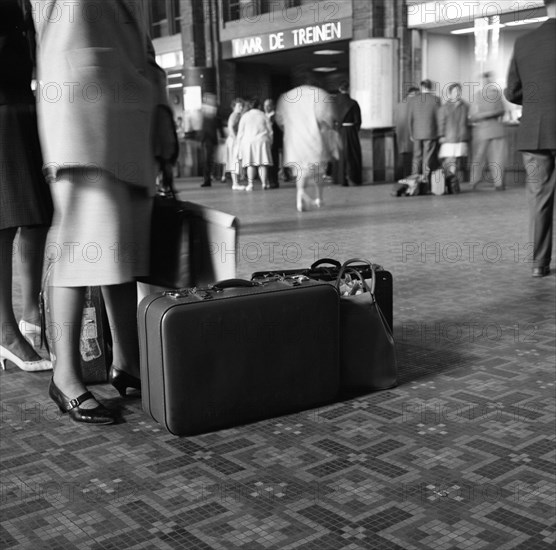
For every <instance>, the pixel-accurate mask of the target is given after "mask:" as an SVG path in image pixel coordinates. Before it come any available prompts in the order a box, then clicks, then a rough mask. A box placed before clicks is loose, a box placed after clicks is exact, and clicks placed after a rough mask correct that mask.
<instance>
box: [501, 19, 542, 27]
mask: <svg viewBox="0 0 556 550" xmlns="http://www.w3.org/2000/svg"><path fill="white" fill-rule="evenodd" d="M544 21H548V17H533V18H532V19H522V20H521V21H510V22H509V23H506V25H507V26H508V27H516V26H517V25H528V24H529V23H544Z"/></svg>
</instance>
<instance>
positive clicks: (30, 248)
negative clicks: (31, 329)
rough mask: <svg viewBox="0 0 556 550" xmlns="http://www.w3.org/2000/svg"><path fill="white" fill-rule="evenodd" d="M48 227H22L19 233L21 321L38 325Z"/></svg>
mask: <svg viewBox="0 0 556 550" xmlns="http://www.w3.org/2000/svg"><path fill="white" fill-rule="evenodd" d="M48 229H49V228H48V227H46V226H36V227H22V228H21V231H20V232H19V255H18V258H19V272H20V275H21V294H22V299H23V312H22V316H21V317H22V319H24V320H25V321H27V322H28V323H33V324H35V325H39V324H40V312H39V294H40V290H41V280H42V271H43V265H44V245H45V242H46V236H47V234H48Z"/></svg>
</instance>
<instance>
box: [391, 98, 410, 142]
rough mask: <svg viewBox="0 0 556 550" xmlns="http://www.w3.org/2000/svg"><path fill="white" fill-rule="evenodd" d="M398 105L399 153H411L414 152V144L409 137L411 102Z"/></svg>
mask: <svg viewBox="0 0 556 550" xmlns="http://www.w3.org/2000/svg"><path fill="white" fill-rule="evenodd" d="M410 99H411V98H410V97H409V98H407V99H405V100H404V101H401V102H400V103H398V106H397V108H396V112H395V117H396V140H397V143H398V153H411V152H412V151H413V142H412V141H411V138H410V135H409V126H408V116H409V100H410Z"/></svg>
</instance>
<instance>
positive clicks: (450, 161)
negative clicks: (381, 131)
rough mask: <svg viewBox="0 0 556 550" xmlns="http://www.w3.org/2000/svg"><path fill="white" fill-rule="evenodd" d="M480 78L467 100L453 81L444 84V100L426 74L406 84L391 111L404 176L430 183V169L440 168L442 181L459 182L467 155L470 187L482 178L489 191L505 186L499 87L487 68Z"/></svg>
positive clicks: (502, 106)
mask: <svg viewBox="0 0 556 550" xmlns="http://www.w3.org/2000/svg"><path fill="white" fill-rule="evenodd" d="M481 78H482V86H481V88H480V89H479V90H478V91H477V92H476V93H475V94H474V96H473V97H472V98H471V101H470V102H467V101H465V100H464V99H463V87H462V85H461V84H460V83H458V82H453V83H450V84H449V85H448V87H447V97H446V101H445V102H444V103H442V100H441V98H440V97H439V96H438V95H437V94H436V93H435V90H434V83H433V82H431V81H430V80H428V79H425V80H423V81H422V82H421V84H420V87H416V86H411V87H410V88H409V89H408V91H407V94H406V97H405V98H404V100H403V101H402V102H400V103H399V105H398V108H397V111H396V137H397V147H398V154H399V156H400V158H399V162H400V165H401V166H402V170H403V175H404V176H408V175H410V174H411V175H420V176H422V178H423V181H424V182H425V183H426V185H427V186H429V187H430V182H431V173H432V172H433V171H434V170H437V169H439V168H441V169H442V170H443V172H444V174H445V176H446V178H447V179H448V180H457V181H458V183H459V182H460V181H461V180H462V179H464V178H465V177H466V176H465V175H464V174H465V173H466V159H467V158H469V156H470V155H471V154H472V159H473V164H472V165H471V167H470V174H469V176H470V180H471V184H472V188H473V189H476V188H477V187H478V186H479V184H480V183H481V182H482V181H483V180H484V179H485V178H487V177H488V178H489V181H490V182H492V184H493V186H494V189H495V190H497V191H503V190H504V189H505V186H504V170H505V164H506V162H507V160H506V159H507V151H506V139H505V129H504V125H503V123H502V118H503V116H504V113H505V106H504V102H503V94H502V89H501V88H500V87H499V86H498V85H497V84H496V82H495V79H494V74H493V73H492V72H485V73H483V74H482V75H481ZM471 143H472V146H473V151H472V152H471V151H470V146H471ZM487 169H488V172H489V176H487V174H486V171H487Z"/></svg>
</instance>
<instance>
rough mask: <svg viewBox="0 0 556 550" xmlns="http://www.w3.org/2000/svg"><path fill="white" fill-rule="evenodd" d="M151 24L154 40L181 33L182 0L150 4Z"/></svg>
mask: <svg viewBox="0 0 556 550" xmlns="http://www.w3.org/2000/svg"><path fill="white" fill-rule="evenodd" d="M149 23H150V28H151V37H152V38H161V37H162V36H171V35H173V34H179V33H181V14H180V0H156V1H155V2H149Z"/></svg>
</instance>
